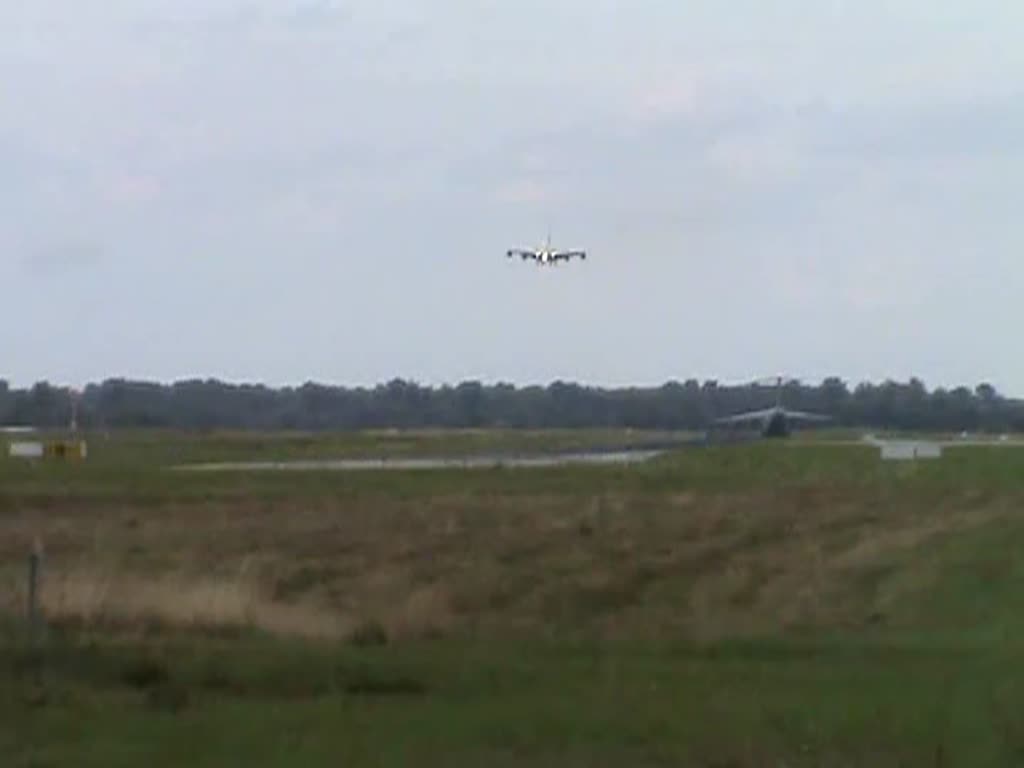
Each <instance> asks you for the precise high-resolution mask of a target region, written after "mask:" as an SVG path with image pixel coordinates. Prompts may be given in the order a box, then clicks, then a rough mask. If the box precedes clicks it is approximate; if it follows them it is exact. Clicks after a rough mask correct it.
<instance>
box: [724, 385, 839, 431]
mask: <svg viewBox="0 0 1024 768" xmlns="http://www.w3.org/2000/svg"><path fill="white" fill-rule="evenodd" d="M774 381H775V384H776V387H777V390H776V395H775V405H773V406H771V407H770V408H762V409H759V410H756V411H745V412H743V413H737V414H734V415H732V416H724V417H722V418H719V419H715V423H716V424H729V425H738V424H754V425H756V426H757V427H758V429H759V431H760V433H761V436H762V437H788V436H789V435H790V434H791V433H792V424H793V422H799V421H806V422H824V421H831V417H830V416H825V415H823V414H819V413H808V412H806V411H791V410H789V409H788V408H784V407H783V406H782V385H783V380H782V377H781V376H779V377H776V378H775V379H774Z"/></svg>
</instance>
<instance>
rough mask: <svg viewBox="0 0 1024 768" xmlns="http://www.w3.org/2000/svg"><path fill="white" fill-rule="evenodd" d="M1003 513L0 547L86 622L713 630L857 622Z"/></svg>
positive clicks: (270, 521) (455, 522) (33, 513)
mask: <svg viewBox="0 0 1024 768" xmlns="http://www.w3.org/2000/svg"><path fill="white" fill-rule="evenodd" d="M978 504H982V505H983V508H978V507H977V505H978ZM985 505H987V506H985ZM1005 512H1006V510H1004V509H1001V508H999V507H998V506H994V505H993V504H992V502H989V501H985V500H984V499H981V500H971V499H966V498H964V499H959V500H957V499H953V500H950V501H949V502H948V503H946V504H944V505H943V506H941V507H940V508H934V509H928V510H922V509H920V508H918V507H915V506H914V505H913V504H909V505H903V504H899V503H896V504H892V505H888V506H886V507H885V508H884V509H882V510H881V511H880V510H879V505H878V503H877V499H875V500H873V499H856V498H852V499H851V498H843V497H839V496H836V495H834V494H832V493H829V492H826V491H807V490H794V491H790V492H781V491H765V492H751V493H744V494H722V493H719V494H706V495H697V494H694V493H686V494H679V493H675V494H665V495H664V496H652V495H643V496H639V495H634V496H631V495H627V494H616V495H595V496H592V497H589V498H588V497H579V496H559V495H557V494H546V495H532V496H530V495H516V496H508V497H505V496H494V497H490V498H481V497H479V496H477V497H471V496H465V497H464V496H458V495H455V496H439V497H432V498H427V499H420V500H408V501H407V500H401V499H388V500H382V499H379V498H377V499H369V500H359V499H355V500H348V501H346V503H345V504H344V505H340V504H335V503H332V502H330V501H327V500H323V501H318V502H314V503H310V504H308V505H301V506H300V505H298V504H296V503H295V502H288V501H279V502H268V501H259V500H253V501H251V502H218V503H215V504H210V503H205V504H204V503H196V504H182V505H179V506H176V507H164V508H161V509H159V510H146V509H124V508H104V507H99V508H96V509H93V510H89V511H88V512H87V513H83V512H82V511H81V510H64V509H61V508H59V507H57V508H54V507H53V506H50V507H49V508H47V509H45V510H31V509H23V510H21V511H20V512H18V513H17V514H10V515H7V516H5V517H3V518H0V555H3V556H4V557H5V559H7V562H12V561H13V562H18V561H21V559H22V557H23V556H24V554H25V553H26V552H27V547H28V544H29V542H30V541H31V540H32V538H33V537H34V536H39V537H40V538H41V539H42V540H43V542H44V543H45V546H46V551H47V581H46V591H45V600H46V609H47V612H48V613H49V614H50V616H51V617H53V618H55V619H58V620H66V621H73V622H77V623H81V624H85V625H105V624H106V625H123V626H147V625H167V626H187V627H201V628H207V629H218V628H243V627H256V628H259V629H262V630H265V631H268V632H274V633H279V634H287V635H301V636H305V637H321V638H334V637H341V636H345V635H347V634H350V633H351V632H353V631H355V630H356V629H357V628H359V627H362V626H365V625H367V624H368V623H375V624H378V625H380V626H382V627H383V628H384V629H385V631H386V632H387V634H388V635H389V636H391V637H395V638H402V637H420V636H424V635H431V634H437V633H446V632H453V631H461V630H466V629H478V630H482V631H485V632H490V631H493V632H505V633H507V632H514V631H517V630H520V629H526V630H536V629H538V628H549V629H550V628H563V629H566V630H575V629H585V630H596V631H600V632H605V633H611V634H615V633H624V632H628V633H630V634H631V635H633V636H637V635H639V634H645V633H647V634H653V635H665V634H676V635H677V634H679V633H685V634H687V635H691V636H697V637H712V636H717V635H722V634H729V633H732V632H738V631H742V632H760V631H764V632H774V631H778V630H779V629H781V628H785V627H792V626H801V625H814V626H827V625H848V624H850V623H861V622H863V621H865V620H866V617H869V616H874V615H877V614H879V613H880V612H881V613H884V612H885V611H886V610H887V606H888V604H889V603H890V602H891V601H892V599H893V596H894V595H897V594H899V593H900V592H901V591H905V590H908V589H914V588H915V587H914V585H915V584H917V585H919V586H920V585H922V584H924V583H926V582H927V579H928V575H927V574H928V569H929V567H930V566H929V561H928V559H927V558H926V557H918V556H916V555H915V552H918V551H920V550H921V548H922V547H923V546H924V545H925V544H926V543H927V542H928V541H929V540H931V539H933V538H935V537H941V536H946V535H950V534H952V533H955V532H957V531H960V530H964V529H966V528H969V527H971V526H973V525H978V524H981V523H982V522H984V521H986V520H991V519H993V517H995V516H998V515H1000V514H1004V513H1005ZM886 568H888V569H890V570H891V571H892V574H891V578H889V577H886V578H881V577H879V578H875V576H873V575H872V574H875V573H876V572H881V571H880V569H883V570H884V569H886ZM18 575H19V574H17V573H13V572H12V575H11V576H10V577H9V580H10V579H11V578H16V577H17V576H18ZM862 575H863V576H864V578H860V576H862ZM883 576H884V573H883ZM851 584H852V585H855V586H854V587H851ZM8 592H10V590H8Z"/></svg>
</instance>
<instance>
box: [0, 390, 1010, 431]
mask: <svg viewBox="0 0 1024 768" xmlns="http://www.w3.org/2000/svg"><path fill="white" fill-rule="evenodd" d="M777 393H778V389H777V388H775V387H766V386H758V385H754V384H748V385H739V386H735V385H732V386H724V385H721V384H718V383H717V382H715V381H704V382H698V381H696V380H688V381H685V382H677V381H671V382H668V383H666V384H664V385H662V386H659V387H647V388H596V387H588V386H583V385H579V384H573V383H567V382H562V381H556V382H554V383H552V384H550V385H548V386H526V387H515V386H512V385H510V384H496V385H484V384H481V383H479V382H475V381H469V382H463V383H461V384H459V385H457V386H444V387H434V388H431V387H424V386H419V385H417V384H416V383H414V382H411V381H404V380H400V379H396V380H393V381H390V382H388V383H385V384H380V385H378V386H376V387H372V388H343V387H333V386H322V385H318V384H313V383H308V384H305V385H303V386H300V387H284V388H270V387H265V386H260V385H238V384H229V383H224V382H220V381H215V380H206V381H203V380H191V381H180V382H177V383H174V384H158V383H150V382H141V381H127V380H122V379H112V380H108V381H105V382H103V383H102V384H92V385H90V386H88V387H87V388H86V389H85V390H84V391H83V392H81V393H80V396H79V401H78V424H79V426H80V427H81V428H84V429H97V428H100V429H112V428H123V427H146V428H174V429H189V430H210V429H251V430H285V429H287V430H355V429H368V428H388V427H396V428H423V427H442V428H443V427H448V428H458V427H508V428H543V427H561V428H582V427H605V428H615V427H633V428H638V429H698V430H699V429H705V428H707V427H708V426H709V424H710V423H711V421H712V420H713V419H714V418H715V417H718V416H726V415H729V414H732V413H736V412H738V411H742V410H747V409H754V408H762V407H766V406H769V405H772V404H774V402H775V400H776V396H777ZM782 403H783V405H785V406H786V407H787V408H792V409H798V410H808V411H815V412H818V413H824V414H827V415H829V416H831V417H833V419H834V420H835V421H834V423H835V425H836V426H842V427H859V428H874V429H906V430H909V429H913V430H934V431H962V430H969V431H989V432H1003V431H1024V401H1022V400H1019V399H1011V398H1007V397H1004V396H1002V395H1001V394H1000V393H998V392H997V391H996V390H995V388H994V387H993V386H991V385H990V384H984V383H983V384H979V385H977V386H975V387H963V386H961V387H957V388H953V389H943V388H937V389H934V390H932V391H929V390H928V389H927V388H926V387H925V385H924V383H923V382H921V381H919V380H917V379H911V380H910V381H909V382H905V383H901V382H894V381H886V382H883V383H880V384H871V383H860V384H857V385H856V386H854V387H852V388H851V387H850V386H849V385H848V384H847V383H846V382H844V381H842V380H841V379H838V378H828V379H825V380H824V381H822V382H821V383H820V384H817V385H810V384H804V383H800V382H796V381H793V382H789V383H787V384H786V385H784V387H783V389H782ZM71 413H72V393H71V392H70V391H69V390H68V389H65V388H59V387H54V386H51V385H50V384H47V383H45V382H41V383H38V384H36V385H34V386H33V387H30V388H28V389H16V388H12V387H10V386H9V385H8V383H7V382H6V381H4V380H0V424H3V425H24V426H35V427H39V428H63V427H66V426H67V425H68V424H69V423H70V420H71Z"/></svg>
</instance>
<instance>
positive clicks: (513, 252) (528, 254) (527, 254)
mask: <svg viewBox="0 0 1024 768" xmlns="http://www.w3.org/2000/svg"><path fill="white" fill-rule="evenodd" d="M505 255H506V256H508V258H510V259H511V258H512V257H513V256H519V257H521V258H522V259H524V260H525V259H535V258H537V254H536V253H534V252H533V251H527V250H524V249H522V248H509V250H508V251H507V252H506V254H505Z"/></svg>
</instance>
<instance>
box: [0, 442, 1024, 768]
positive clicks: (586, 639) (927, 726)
mask: <svg viewBox="0 0 1024 768" xmlns="http://www.w3.org/2000/svg"><path fill="white" fill-rule="evenodd" d="M652 437H655V436H652V435H645V434H643V433H632V434H629V435H626V434H623V433H612V432H606V433H599V434H598V433H587V432H564V433H488V432H469V433H454V434H448V433H434V434H431V433H421V434H412V435H403V434H397V435H396V434H376V435H373V434H370V435H354V436H347V435H346V436H308V435H305V436H303V435H290V436H266V435H239V434H235V435H208V436H203V437H196V436H188V435H161V434H159V433H132V434H112V435H111V436H109V437H106V438H104V437H102V436H92V437H91V438H90V458H89V459H88V460H87V461H86V462H84V463H82V464H80V465H53V464H42V465H36V466H29V465H25V464H23V463H18V462H14V461H12V460H8V459H3V460H0V605H2V611H0V616H5V617H6V618H4V619H3V620H2V621H0V640H2V643H3V644H2V649H3V659H4V660H3V664H2V666H0V756H2V757H3V758H4V759H3V760H2V761H0V764H3V765H4V766H7V765H12V766H40V767H42V766H105V767H106V766H129V765H131V766H135V765H138V764H140V763H145V764H147V765H149V766H151V768H162V767H163V766H177V765H190V766H194V765H198V766H206V765H209V766H214V765H217V766H220V765H247V766H328V765H331V766H333V765H341V764H344V765H352V766H363V765H367V766H392V765H394V766H398V765H401V766H435V765H437V766H441V765H444V766H452V765H456V766H461V765H466V766H469V765H474V766H476V765H483V764H494V765H497V766H511V765H530V766H549V765H550V766H556V765H557V766H566V765H568V766H576V765H578V766H594V765H609V766H611V765H615V766H621V765H630V766H662V765H697V766H781V765H787V766H821V765H828V766H860V765H863V766H889V765H892V766H898V765H899V766H904V765H906V766H916V765H926V766H937V765H942V766H952V765H971V766H987V765H991V766H1006V765H1016V764H1019V763H1020V762H1022V761H1024V715H1022V714H1021V712H1022V711H1024V673H1022V672H1021V671H1020V670H1021V669H1022V665H1021V661H1024V641H1022V640H1021V639H1020V638H1021V637H1022V634H1021V631H1020V630H1021V628H1022V625H1024V618H1021V617H1022V616H1024V611H1022V610H1021V609H1022V608H1024V589H1022V587H1024V554H1022V553H1024V519H1022V516H1021V511H1022V510H1024V450H1021V449H1019V448H1013V447H1002V448H1000V447H963V448H956V449H949V450H947V451H946V454H945V456H944V457H943V458H942V459H941V460H939V461H936V462H922V463H918V464H903V463H884V464H883V463H882V462H881V461H880V460H879V459H878V455H877V450H875V449H872V448H870V447H867V446H858V445H835V444H818V443H815V442H814V441H803V440H798V441H791V442H783V443H772V444H767V443H758V444H750V445H737V446H728V447H724V446H723V447H715V448H687V449H681V450H678V451H675V452H673V453H670V454H667V455H665V456H663V457H660V458H658V459H656V460H654V461H652V462H650V463H649V464H644V465H637V466H623V467H614V468H612V467H586V466H577V467H559V468H546V469H530V470H525V469H484V470H468V471H463V470H443V471H404V472H358V473H332V472H309V473H292V472H288V473H266V474H259V473H244V472H235V473H224V474H218V473H209V474H207V473H203V474H190V473H180V472H174V471H170V470H168V469H167V468H166V467H167V466H168V465H173V464H180V463H187V462H193V461H223V460H249V459H257V460H263V459H289V458H312V457H338V456H367V455H369V456H379V455H383V454H389V455H452V454H467V453H472V452H474V451H535V450H555V449H579V448H583V447H585V446H587V445H589V444H594V443H597V444H602V445H606V444H612V443H614V444H619V443H623V442H627V443H628V442H638V443H639V442H643V441H645V440H648V439H651V438H652ZM659 437H663V436H659ZM35 540H38V541H40V542H41V543H42V544H43V546H44V548H45V561H44V582H43V602H44V608H45V613H46V616H47V620H48V625H47V633H46V637H45V641H44V643H43V646H42V650H41V651H40V652H36V651H33V650H32V649H31V648H30V647H29V645H28V642H27V639H26V635H25V633H26V628H25V626H24V622H23V620H22V619H21V616H22V613H23V605H24V598H25V595H24V592H25V583H24V582H25V561H26V557H27V554H28V552H29V550H30V548H31V546H32V543H33V541H35Z"/></svg>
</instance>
